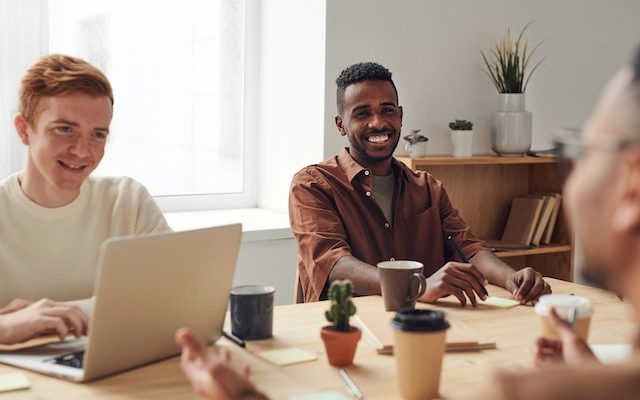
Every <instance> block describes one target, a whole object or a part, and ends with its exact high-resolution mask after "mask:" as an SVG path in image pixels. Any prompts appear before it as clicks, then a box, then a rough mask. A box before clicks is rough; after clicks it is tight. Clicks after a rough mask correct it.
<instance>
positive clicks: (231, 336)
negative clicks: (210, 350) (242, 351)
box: [222, 330, 246, 348]
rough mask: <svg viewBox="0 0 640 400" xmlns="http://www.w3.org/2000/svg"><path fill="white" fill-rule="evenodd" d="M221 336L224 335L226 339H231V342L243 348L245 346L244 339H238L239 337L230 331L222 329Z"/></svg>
mask: <svg viewBox="0 0 640 400" xmlns="http://www.w3.org/2000/svg"><path fill="white" fill-rule="evenodd" d="M222 336H224V337H226V338H227V339H229V340H231V341H232V342H233V343H235V344H237V345H238V346H240V347H242V348H244V347H245V346H246V344H245V343H244V340H242V339H240V338H239V337H237V336H235V335H234V334H232V333H229V332H227V331H225V330H222Z"/></svg>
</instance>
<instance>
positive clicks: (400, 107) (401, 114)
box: [398, 106, 404, 126]
mask: <svg viewBox="0 0 640 400" xmlns="http://www.w3.org/2000/svg"><path fill="white" fill-rule="evenodd" d="M398 110H400V126H402V117H403V116H404V110H402V106H398Z"/></svg>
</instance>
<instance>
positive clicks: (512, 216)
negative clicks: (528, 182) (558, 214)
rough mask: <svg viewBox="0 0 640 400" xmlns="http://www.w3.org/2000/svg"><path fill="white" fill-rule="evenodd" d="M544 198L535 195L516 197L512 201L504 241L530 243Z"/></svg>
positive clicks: (503, 235)
mask: <svg viewBox="0 0 640 400" xmlns="http://www.w3.org/2000/svg"><path fill="white" fill-rule="evenodd" d="M543 205H544V200H542V199H539V198H535V197H516V198H515V199H513V202H512V203H511V210H510V211H509V218H508V219H507V225H506V226H505V228H504V233H503V234H502V239H501V240H502V241H504V242H511V243H516V244H521V245H529V244H531V241H532V239H533V234H534V233H535V229H536V223H537V222H538V218H539V217H540V212H541V211H542V206H543Z"/></svg>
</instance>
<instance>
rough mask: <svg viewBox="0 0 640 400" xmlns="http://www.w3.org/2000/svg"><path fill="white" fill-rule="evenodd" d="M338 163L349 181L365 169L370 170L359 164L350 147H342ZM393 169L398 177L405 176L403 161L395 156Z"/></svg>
mask: <svg viewBox="0 0 640 400" xmlns="http://www.w3.org/2000/svg"><path fill="white" fill-rule="evenodd" d="M338 165H340V167H341V168H342V170H343V171H344V172H345V173H346V174H347V178H348V179H349V182H353V180H354V179H355V178H356V177H358V176H359V175H360V174H363V173H364V171H369V170H368V169H367V168H365V167H363V166H362V165H360V164H358V163H357V162H356V160H354V159H353V157H351V154H349V148H348V147H345V148H344V149H342V151H341V152H340V154H338ZM391 169H392V170H393V175H394V176H395V177H396V178H398V177H401V176H403V172H404V171H403V168H402V163H401V162H400V161H398V160H396V159H395V157H394V158H392V159H391Z"/></svg>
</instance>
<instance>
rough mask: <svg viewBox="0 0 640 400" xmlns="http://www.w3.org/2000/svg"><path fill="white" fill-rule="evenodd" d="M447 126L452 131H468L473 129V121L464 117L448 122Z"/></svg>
mask: <svg viewBox="0 0 640 400" xmlns="http://www.w3.org/2000/svg"><path fill="white" fill-rule="evenodd" d="M449 128H451V130H452V131H470V130H472V129H473V123H471V122H470V121H467V120H466V119H456V120H455V121H453V122H449Z"/></svg>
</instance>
